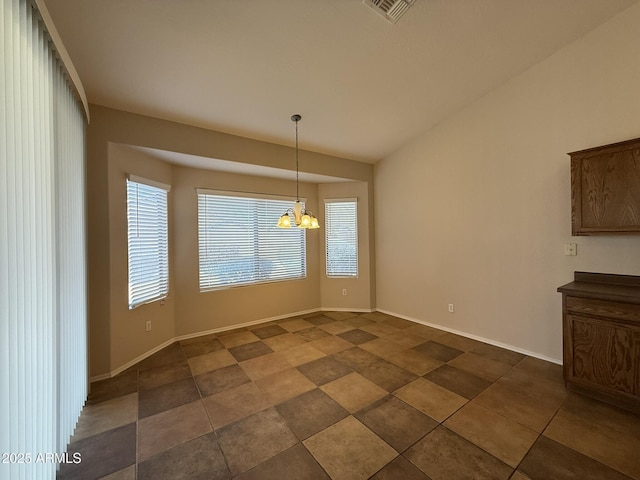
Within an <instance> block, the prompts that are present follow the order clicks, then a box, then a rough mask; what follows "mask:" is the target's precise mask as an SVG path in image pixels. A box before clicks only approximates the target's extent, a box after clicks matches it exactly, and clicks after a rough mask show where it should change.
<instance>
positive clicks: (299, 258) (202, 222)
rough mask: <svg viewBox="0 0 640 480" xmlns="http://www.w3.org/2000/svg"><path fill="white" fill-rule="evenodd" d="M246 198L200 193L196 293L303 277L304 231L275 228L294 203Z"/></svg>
mask: <svg viewBox="0 0 640 480" xmlns="http://www.w3.org/2000/svg"><path fill="white" fill-rule="evenodd" d="M243 195H244V196H243ZM246 195H247V194H240V195H235V194H233V193H230V192H211V191H206V190H198V245H199V253H200V291H207V290H212V289H215V288H221V287H231V286H238V285H249V284H255V283H263V282H273V281H280V280H292V279H299V278H306V276H307V263H306V236H305V230H304V229H298V228H291V229H286V230H284V229H281V228H278V227H276V225H277V223H278V218H279V217H280V215H282V212H284V211H285V210H286V209H287V208H291V207H292V206H293V202H292V201H291V200H282V199H275V198H267V197H266V196H259V197H258V196H255V197H248V196H246Z"/></svg>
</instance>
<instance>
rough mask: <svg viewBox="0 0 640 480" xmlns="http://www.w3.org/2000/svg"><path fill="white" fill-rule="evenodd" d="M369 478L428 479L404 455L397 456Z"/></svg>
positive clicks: (389, 479)
mask: <svg viewBox="0 0 640 480" xmlns="http://www.w3.org/2000/svg"><path fill="white" fill-rule="evenodd" d="M371 480H430V478H429V477H427V476H426V475H425V474H424V473H422V472H421V471H420V470H419V469H418V468H416V467H415V466H414V465H413V464H412V463H411V462H409V461H408V460H407V459H406V458H404V457H402V456H401V457H397V458H396V459H395V460H394V461H393V462H391V463H388V464H387V465H386V466H385V467H384V468H383V469H382V470H380V471H379V472H378V473H376V474H375V475H374V476H373V477H371Z"/></svg>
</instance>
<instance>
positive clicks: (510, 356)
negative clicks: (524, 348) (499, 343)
mask: <svg viewBox="0 0 640 480" xmlns="http://www.w3.org/2000/svg"><path fill="white" fill-rule="evenodd" d="M472 352H473V353H475V354H477V355H481V356H483V357H486V358H489V359H491V360H495V361H497V362H502V363H506V364H507V365H511V366H512V367H513V366H514V365H516V364H517V363H518V362H520V361H521V360H522V359H523V358H524V357H525V356H526V355H523V354H522V353H518V352H513V351H511V350H507V349H506V348H500V347H496V346H494V345H489V344H488V343H482V344H480V345H479V346H477V347H476V348H474V349H473V350H472Z"/></svg>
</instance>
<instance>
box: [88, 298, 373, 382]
mask: <svg viewBox="0 0 640 480" xmlns="http://www.w3.org/2000/svg"><path fill="white" fill-rule="evenodd" d="M319 311H321V309H320V308H312V309H310V310H303V311H300V312H293V313H287V314H285V315H278V316H275V317H267V318H261V319H259V320H253V321H251V322H245V323H237V324H235V325H228V326H226V327H220V328H213V329H211V330H204V331H202V332H197V333H189V334H186V335H178V336H175V337H172V338H170V339H168V340H166V341H165V342H163V343H161V344H160V345H158V346H157V347H154V348H152V349H151V350H149V351H147V352H145V353H143V354H142V355H139V356H137V357H136V358H134V359H133V360H131V361H129V362H127V363H125V364H124V365H120V366H119V367H117V368H116V369H115V370H112V371H111V372H109V373H103V374H101V375H96V376H94V377H91V378H89V383H94V382H99V381H100V380H106V379H108V378H112V377H115V376H116V375H118V374H119V373H122V372H124V371H125V370H126V369H127V368H129V367H132V366H133V365H135V364H136V363H138V362H141V361H142V360H144V359H145V358H147V357H150V356H151V355H153V354H154V353H156V352H159V351H160V350H162V349H163V348H165V347H168V346H169V345H171V344H172V343H174V342H177V341H180V340H188V339H190V338H196V337H202V336H204V335H210V334H212V333H219V332H226V331H228V330H235V329H236V328H243V327H250V326H252V325H258V324H260V323H268V322H273V321H275V320H282V319H283V318H289V317H296V316H299V315H306V314H308V313H315V312H319ZM349 311H352V312H356V311H358V310H349ZM367 311H368V310H367Z"/></svg>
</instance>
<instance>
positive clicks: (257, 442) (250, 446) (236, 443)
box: [217, 408, 297, 475]
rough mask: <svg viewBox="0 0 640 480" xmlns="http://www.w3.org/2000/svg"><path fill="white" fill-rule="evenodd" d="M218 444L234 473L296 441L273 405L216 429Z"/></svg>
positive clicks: (259, 461) (284, 448) (266, 458)
mask: <svg viewBox="0 0 640 480" xmlns="http://www.w3.org/2000/svg"><path fill="white" fill-rule="evenodd" d="M217 434H218V443H219V444H220V447H221V448H222V453H223V454H224V456H225V458H226V459H227V464H228V465H229V469H230V470H231V473H232V474H233V475H239V474H241V473H243V472H246V471H247V470H250V469H252V468H253V467H255V466H256V465H258V464H260V463H262V462H264V461H265V460H268V459H269V458H271V457H272V456H274V455H277V454H278V453H280V452H283V451H284V450H286V449H288V448H290V447H292V446H293V445H295V444H296V443H297V439H296V436H295V435H294V434H293V433H292V432H291V430H289V427H287V424H286V423H285V421H284V420H283V419H282V418H281V417H280V415H278V412H276V410H275V409H274V408H269V409H267V410H263V411H261V412H258V413H256V414H254V415H251V416H250V417H247V418H244V419H242V420H239V421H237V422H235V423H232V424H231V425H227V426H226V427H222V428H221V429H220V430H218V431H217Z"/></svg>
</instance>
